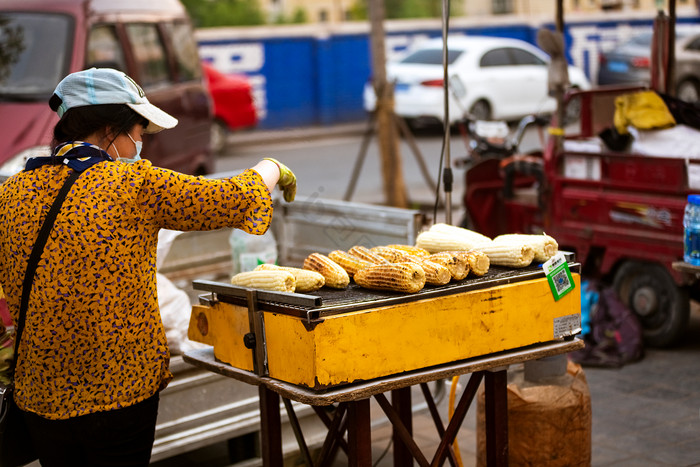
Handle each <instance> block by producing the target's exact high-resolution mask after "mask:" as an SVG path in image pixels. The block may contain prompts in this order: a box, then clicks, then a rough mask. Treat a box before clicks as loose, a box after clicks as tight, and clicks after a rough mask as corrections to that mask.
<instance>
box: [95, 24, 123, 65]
mask: <svg viewBox="0 0 700 467" xmlns="http://www.w3.org/2000/svg"><path fill="white" fill-rule="evenodd" d="M85 67H86V68H91V67H96V68H114V69H117V70H121V71H124V72H126V71H127V69H126V60H124V50H123V49H122V46H121V43H120V42H119V38H118V37H117V32H116V30H115V28H114V25H108V24H101V25H97V26H94V27H93V28H92V29H90V32H89V33H88V40H87V59H86V63H85Z"/></svg>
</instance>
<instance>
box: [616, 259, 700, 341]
mask: <svg viewBox="0 0 700 467" xmlns="http://www.w3.org/2000/svg"><path fill="white" fill-rule="evenodd" d="M613 287H614V288H615V290H616V291H617V293H618V295H619V297H620V300H622V303H624V304H625V305H626V306H627V307H628V308H629V309H630V310H632V311H633V312H634V314H635V315H636V316H637V318H638V319H639V322H640V324H641V325H642V328H643V332H644V341H645V342H646V343H647V344H648V345H650V346H652V347H668V346H671V345H672V344H674V343H675V342H676V341H677V340H678V339H679V338H680V337H681V335H682V334H683V332H684V331H685V328H686V327H687V324H688V320H689V317H690V300H689V298H688V292H687V290H686V289H683V288H680V287H678V286H677V285H676V283H675V282H674V281H673V278H672V277H671V275H670V274H669V273H668V271H666V270H665V269H664V268H663V267H662V266H660V265H658V264H654V263H644V262H636V261H628V262H626V263H624V264H623V265H622V266H621V267H620V269H619V270H618V271H617V273H616V274H615V280H614V283H613Z"/></svg>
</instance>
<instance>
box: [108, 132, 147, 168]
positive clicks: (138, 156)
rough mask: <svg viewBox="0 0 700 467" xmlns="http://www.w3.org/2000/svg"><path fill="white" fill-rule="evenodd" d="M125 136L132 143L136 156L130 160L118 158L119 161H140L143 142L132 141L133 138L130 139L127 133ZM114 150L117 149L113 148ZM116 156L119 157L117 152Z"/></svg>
mask: <svg viewBox="0 0 700 467" xmlns="http://www.w3.org/2000/svg"><path fill="white" fill-rule="evenodd" d="M126 136H128V137H129V139H130V140H131V142H132V143H134V146H136V154H135V155H134V157H132V158H131V159H124V158H121V157H120V160H122V161H124V162H127V163H129V162H136V161H138V160H141V149H142V148H143V141H134V138H132V137H131V135H130V134H129V133H127V134H126ZM114 149H117V148H116V147H115V148H114ZM117 156H119V152H117Z"/></svg>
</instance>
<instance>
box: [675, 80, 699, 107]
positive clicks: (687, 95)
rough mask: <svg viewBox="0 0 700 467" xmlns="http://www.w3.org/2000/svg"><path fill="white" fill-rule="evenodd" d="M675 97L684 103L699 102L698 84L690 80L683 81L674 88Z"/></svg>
mask: <svg viewBox="0 0 700 467" xmlns="http://www.w3.org/2000/svg"><path fill="white" fill-rule="evenodd" d="M676 97H678V98H679V99H680V100H682V101H684V102H697V101H699V100H700V84H699V83H698V82H697V81H695V80H692V79H686V80H683V81H682V82H681V83H680V84H678V87H677V88H676Z"/></svg>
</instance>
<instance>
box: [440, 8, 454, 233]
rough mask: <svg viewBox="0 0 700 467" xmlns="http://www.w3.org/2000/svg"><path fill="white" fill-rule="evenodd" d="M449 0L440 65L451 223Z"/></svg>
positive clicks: (447, 219)
mask: <svg viewBox="0 0 700 467" xmlns="http://www.w3.org/2000/svg"><path fill="white" fill-rule="evenodd" d="M449 19H450V0H442V65H443V73H444V74H443V82H444V86H443V88H444V89H443V90H444V100H445V114H444V115H445V116H444V126H445V135H444V138H445V165H444V167H443V184H444V190H445V222H446V223H447V224H452V162H451V159H450V98H449V97H450V95H449V86H450V81H449V72H448V61H447V58H448V57H447V33H448V32H449Z"/></svg>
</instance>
